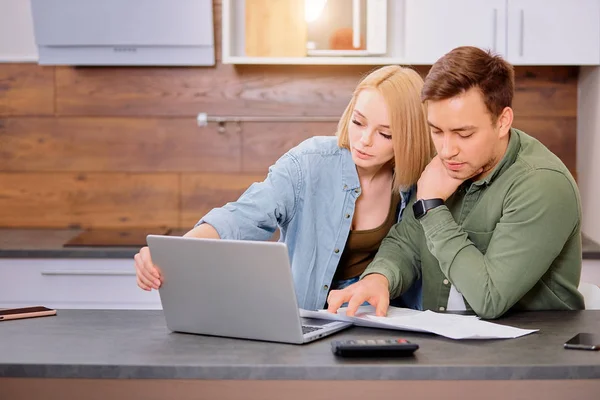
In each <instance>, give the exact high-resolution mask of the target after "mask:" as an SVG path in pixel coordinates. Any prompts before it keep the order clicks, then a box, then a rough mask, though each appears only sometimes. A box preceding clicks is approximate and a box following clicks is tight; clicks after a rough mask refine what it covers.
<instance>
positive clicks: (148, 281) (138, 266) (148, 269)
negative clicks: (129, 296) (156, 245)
mask: <svg viewBox="0 0 600 400" xmlns="http://www.w3.org/2000/svg"><path fill="white" fill-rule="evenodd" d="M133 259H134V260H135V274H136V276H137V284H138V286H139V287H140V288H142V289H144V290H152V289H158V288H159V287H160V285H161V283H162V275H161V273H160V270H159V269H158V268H157V267H156V265H154V263H153V262H152V257H150V249H149V248H148V246H146V247H142V248H141V250H140V252H139V253H137V254H136V255H135V256H134V257H133Z"/></svg>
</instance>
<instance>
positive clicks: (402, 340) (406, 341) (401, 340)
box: [396, 339, 408, 343]
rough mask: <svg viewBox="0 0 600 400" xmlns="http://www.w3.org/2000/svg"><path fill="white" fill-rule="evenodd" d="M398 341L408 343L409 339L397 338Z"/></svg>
mask: <svg viewBox="0 0 600 400" xmlns="http://www.w3.org/2000/svg"><path fill="white" fill-rule="evenodd" d="M396 343H408V340H406V339H397V340H396Z"/></svg>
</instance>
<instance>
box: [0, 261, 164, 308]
mask: <svg viewBox="0 0 600 400" xmlns="http://www.w3.org/2000/svg"><path fill="white" fill-rule="evenodd" d="M35 305H41V306H46V307H51V308H97V309H161V308H162V307H161V303H160V297H159V295H158V292H157V291H155V290H153V291H151V292H146V291H144V290H142V289H140V288H139V287H138V286H137V283H136V278H135V268H134V265H133V259H64V258H61V259H34V258H3V259H0V308H4V307H26V306H35Z"/></svg>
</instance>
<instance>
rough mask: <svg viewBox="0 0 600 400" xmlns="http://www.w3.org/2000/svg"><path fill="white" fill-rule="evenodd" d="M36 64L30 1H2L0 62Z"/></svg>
mask: <svg viewBox="0 0 600 400" xmlns="http://www.w3.org/2000/svg"><path fill="white" fill-rule="evenodd" d="M27 61H31V62H35V61H37V47H36V46H35V40H34V36H33V20H32V17H31V3H30V2H29V0H0V62H27Z"/></svg>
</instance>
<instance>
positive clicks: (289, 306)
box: [147, 235, 303, 343]
mask: <svg viewBox="0 0 600 400" xmlns="http://www.w3.org/2000/svg"><path fill="white" fill-rule="evenodd" d="M147 240H148V246H149V247H150V253H151V255H152V260H153V262H154V263H155V264H156V265H158V266H159V268H160V269H161V271H162V273H163V276H164V283H163V285H162V286H161V288H160V289H159V293H160V298H161V302H162V305H163V310H164V314H165V319H166V321H167V327H168V328H169V329H170V330H172V331H179V332H189V333H198V334H205V335H215V336H229V337H237V338H247V339H259V340H268V341H277V342H287V343H302V342H303V336H302V328H301V323H300V316H299V313H298V303H297V300H296V294H295V292H294V283H293V280H292V274H291V268H290V264H289V256H288V250H287V246H286V245H285V244H284V243H276V242H255V241H237V240H214V239H195V238H184V237H176V236H159V235H149V236H148V237H147Z"/></svg>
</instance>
